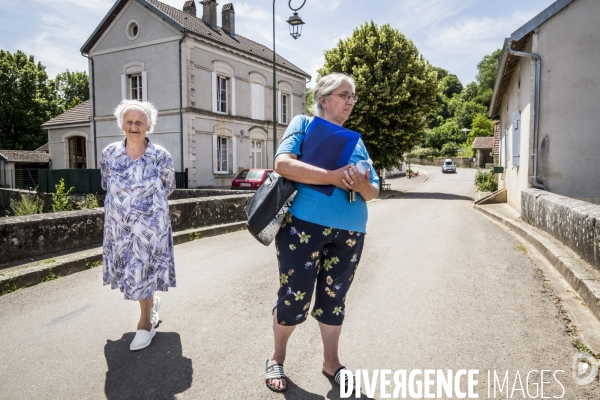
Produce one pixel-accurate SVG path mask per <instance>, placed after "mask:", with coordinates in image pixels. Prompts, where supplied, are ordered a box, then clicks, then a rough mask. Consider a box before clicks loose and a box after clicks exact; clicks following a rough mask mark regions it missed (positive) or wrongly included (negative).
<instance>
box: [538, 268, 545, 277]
mask: <svg viewBox="0 0 600 400" xmlns="http://www.w3.org/2000/svg"><path fill="white" fill-rule="evenodd" d="M538 274H540V276H541V277H542V278H545V277H546V274H544V271H542V269H541V268H538Z"/></svg>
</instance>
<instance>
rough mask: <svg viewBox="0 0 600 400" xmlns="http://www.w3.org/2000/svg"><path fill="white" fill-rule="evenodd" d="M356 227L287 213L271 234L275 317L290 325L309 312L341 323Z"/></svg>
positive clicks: (359, 236)
mask: <svg viewBox="0 0 600 400" xmlns="http://www.w3.org/2000/svg"><path fill="white" fill-rule="evenodd" d="M364 238H365V235H364V234H363V233H360V232H353V231H346V230H343V229H334V228H328V227H326V226H323V225H318V224H314V223H312V222H307V221H303V220H301V219H298V218H296V217H294V216H293V215H292V214H291V213H288V214H286V216H285V219H284V221H283V224H282V226H281V229H280V230H279V232H278V233H277V236H276V237H275V246H276V248H277V259H278V261H279V291H278V293H277V295H278V300H277V303H276V304H275V308H276V309H277V322H278V323H279V324H280V325H286V326H292V325H297V324H300V323H302V322H304V321H305V320H306V317H307V316H308V309H309V308H310V301H311V298H312V294H313V290H314V289H315V283H316V289H317V292H316V295H315V304H314V307H313V310H312V312H311V315H312V316H313V317H314V318H315V319H316V320H317V321H319V322H321V323H323V324H326V325H341V324H342V322H343V321H344V308H345V305H344V302H345V300H346V293H347V292H348V289H349V288H350V285H351V284H352V279H354V274H355V272H356V268H357V267H358V262H359V260H360V256H361V253H362V249H363V244H364Z"/></svg>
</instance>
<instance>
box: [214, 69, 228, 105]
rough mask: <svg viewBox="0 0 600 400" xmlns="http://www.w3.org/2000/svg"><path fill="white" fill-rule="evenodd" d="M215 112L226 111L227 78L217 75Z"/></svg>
mask: <svg viewBox="0 0 600 400" xmlns="http://www.w3.org/2000/svg"><path fill="white" fill-rule="evenodd" d="M216 90H217V112H220V113H227V78H226V77H223V76H220V75H217V87H216Z"/></svg>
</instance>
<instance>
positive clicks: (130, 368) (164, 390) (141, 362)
mask: <svg viewBox="0 0 600 400" xmlns="http://www.w3.org/2000/svg"><path fill="white" fill-rule="evenodd" d="M134 336H135V334H134V333H126V334H124V335H123V337H122V338H121V339H119V340H114V341H113V340H107V341H106V345H105V346H104V356H105V357H106V363H107V364H108V371H107V372H106V382H105V384H104V393H105V394H106V398H107V399H109V400H110V399H165V400H167V399H175V395H176V394H177V393H181V392H184V391H185V390H187V389H189V388H190V386H192V376H193V372H194V370H193V368H192V360H191V359H189V358H185V357H183V355H182V354H183V351H182V346H181V338H180V336H179V334H178V333H174V332H164V333H163V332H157V333H156V336H154V339H153V340H152V344H151V345H150V347H148V348H146V349H144V350H140V351H135V352H133V351H130V350H129V344H130V343H131V341H132V340H133V337H134Z"/></svg>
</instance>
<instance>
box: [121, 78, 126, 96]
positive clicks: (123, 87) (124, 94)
mask: <svg viewBox="0 0 600 400" xmlns="http://www.w3.org/2000/svg"><path fill="white" fill-rule="evenodd" d="M126 98H127V75H125V74H123V75H121V100H125V99H126Z"/></svg>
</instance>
